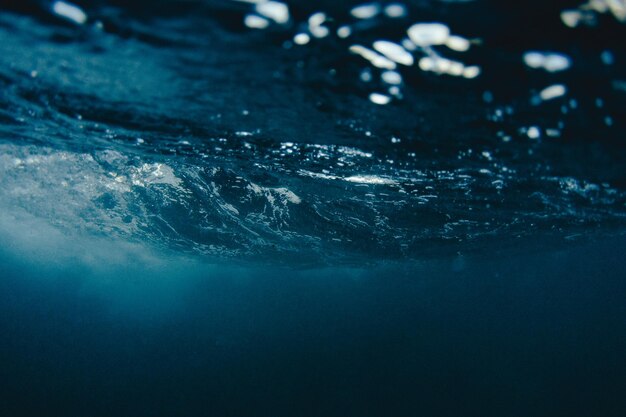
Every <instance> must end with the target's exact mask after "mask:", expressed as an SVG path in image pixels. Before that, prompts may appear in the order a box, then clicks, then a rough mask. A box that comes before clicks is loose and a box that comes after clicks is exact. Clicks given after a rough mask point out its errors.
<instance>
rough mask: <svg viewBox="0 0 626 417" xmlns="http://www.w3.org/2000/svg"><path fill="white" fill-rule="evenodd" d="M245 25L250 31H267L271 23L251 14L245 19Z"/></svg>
mask: <svg viewBox="0 0 626 417" xmlns="http://www.w3.org/2000/svg"><path fill="white" fill-rule="evenodd" d="M243 23H244V25H246V26H247V27H249V28H250V29H265V28H266V27H268V26H269V24H270V22H269V20H267V19H266V18H264V17H261V16H257V15H255V14H249V15H247V16H246V17H245V18H244V19H243Z"/></svg>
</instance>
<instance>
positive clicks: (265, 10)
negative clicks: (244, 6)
mask: <svg viewBox="0 0 626 417" xmlns="http://www.w3.org/2000/svg"><path fill="white" fill-rule="evenodd" d="M255 7H256V11H257V13H258V14H260V15H262V16H265V17H267V18H268V19H271V20H273V21H274V22H276V23H279V24H285V23H287V22H288V21H289V8H288V7H287V5H286V4H285V3H280V2H278V1H268V2H264V3H258V4H257V5H256V6H255Z"/></svg>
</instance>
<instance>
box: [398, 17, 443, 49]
mask: <svg viewBox="0 0 626 417" xmlns="http://www.w3.org/2000/svg"><path fill="white" fill-rule="evenodd" d="M407 33H408V35H409V38H410V39H411V41H413V43H414V44H416V45H417V46H422V47H424V46H431V45H443V44H445V43H446V41H447V40H448V38H449V37H450V29H449V28H448V26H446V25H444V24H443V23H417V24H415V25H413V26H411V27H410V28H409V30H408V31H407Z"/></svg>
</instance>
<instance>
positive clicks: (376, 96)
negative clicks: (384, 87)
mask: <svg viewBox="0 0 626 417" xmlns="http://www.w3.org/2000/svg"><path fill="white" fill-rule="evenodd" d="M370 101H371V102H372V103H374V104H380V105H381V106H384V105H385V104H389V102H390V101H391V97H389V96H387V95H385V94H380V93H372V94H370Z"/></svg>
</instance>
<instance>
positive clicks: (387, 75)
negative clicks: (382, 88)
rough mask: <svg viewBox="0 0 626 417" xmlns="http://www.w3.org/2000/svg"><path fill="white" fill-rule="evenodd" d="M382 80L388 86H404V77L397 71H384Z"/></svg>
mask: <svg viewBox="0 0 626 417" xmlns="http://www.w3.org/2000/svg"><path fill="white" fill-rule="evenodd" d="M381 78H382V80H383V81H384V82H386V83H387V84H392V85H398V84H402V76H401V75H400V74H399V73H398V72H396V71H384V72H383V73H382V74H381Z"/></svg>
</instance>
